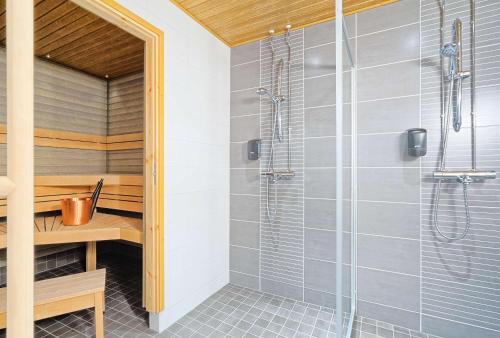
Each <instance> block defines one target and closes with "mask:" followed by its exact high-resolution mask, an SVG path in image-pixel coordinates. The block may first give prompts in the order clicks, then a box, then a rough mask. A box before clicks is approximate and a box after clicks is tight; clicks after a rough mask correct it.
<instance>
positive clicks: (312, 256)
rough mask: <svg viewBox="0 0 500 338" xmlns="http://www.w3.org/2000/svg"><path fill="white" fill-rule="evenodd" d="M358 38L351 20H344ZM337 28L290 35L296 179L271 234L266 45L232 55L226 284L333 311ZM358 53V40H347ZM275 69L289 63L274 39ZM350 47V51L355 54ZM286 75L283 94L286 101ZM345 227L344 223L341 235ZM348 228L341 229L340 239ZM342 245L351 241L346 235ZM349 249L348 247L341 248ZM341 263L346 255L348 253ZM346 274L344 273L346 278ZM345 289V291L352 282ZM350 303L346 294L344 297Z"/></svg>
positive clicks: (283, 193)
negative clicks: (262, 90)
mask: <svg viewBox="0 0 500 338" xmlns="http://www.w3.org/2000/svg"><path fill="white" fill-rule="evenodd" d="M348 22H349V27H350V30H352V33H353V34H354V32H355V29H356V26H355V18H354V17H351V18H349V19H348ZM333 26H334V25H333V22H330V23H327V24H323V25H319V26H314V27H311V28H307V29H305V30H303V29H301V30H297V31H293V32H292V33H291V36H290V43H291V46H292V72H291V89H292V93H291V107H292V110H291V120H290V126H291V128H292V132H291V134H292V136H291V140H292V141H291V144H292V162H291V168H292V170H293V171H295V174H296V175H295V177H293V178H292V179H291V180H281V181H279V182H278V183H277V184H276V185H273V186H271V188H270V189H271V208H273V207H274V197H273V196H274V195H273V190H274V188H277V190H278V196H279V197H278V204H277V206H278V207H277V215H276V218H275V221H274V223H273V224H270V222H269V220H268V217H267V211H266V200H267V182H266V178H262V177H260V175H259V173H260V172H264V171H266V170H267V167H268V160H269V153H270V138H271V111H270V109H271V105H270V101H269V100H268V99H267V98H265V97H262V98H261V97H259V96H258V95H257V94H256V89H257V88H258V87H261V86H262V87H266V88H270V85H271V83H270V82H271V81H270V78H271V52H270V43H269V40H268V39H266V40H263V41H259V42H256V43H252V44H248V45H244V46H241V47H237V48H233V50H232V58H231V80H232V81H231V231H230V234H231V237H230V242H231V251H230V270H231V281H232V282H233V283H236V284H241V285H245V286H249V287H252V288H255V289H260V290H262V291H265V292H270V293H274V294H279V295H282V296H286V297H292V298H295V299H300V300H304V301H307V302H313V303H317V304H321V305H327V306H331V307H332V306H333V305H334V302H335V296H334V290H335V278H334V272H335V257H334V253H335V249H334V247H333V246H332V245H333V243H334V242H335V231H334V229H335V224H334V217H335V213H334V211H333V210H334V207H335V184H334V183H335V144H336V142H335V74H334V72H335V58H334V51H335V47H334V41H333V38H334V32H333ZM351 43H352V44H355V39H352V41H351ZM274 44H275V49H276V56H275V62H276V63H278V61H279V59H280V58H283V59H284V61H285V62H286V61H287V48H286V44H285V42H284V39H283V36H277V37H276V38H275V43H274ZM353 47H355V46H354V45H353ZM286 71H287V67H286V63H285V67H284V77H283V79H284V87H283V88H284V89H283V90H284V94H285V95H286V96H288V91H287V85H286V83H287V82H286V81H287V72H286ZM349 80H350V72H348V71H346V72H345V88H344V91H345V92H344V95H345V103H346V104H345V111H346V113H345V120H346V125H345V132H346V134H345V143H346V149H345V153H346V156H345V161H344V163H345V164H344V165H345V175H344V176H345V198H346V216H349V201H348V200H349V182H350V175H349V171H350V157H349V151H350V134H351V132H350V104H348V103H349V102H350V81H349ZM288 103H289V100H288V98H287V100H286V101H285V104H284V105H283V107H282V120H283V122H282V123H283V129H284V130H285V134H284V135H285V141H284V142H283V143H279V142H278V141H276V142H275V143H276V148H275V151H276V154H275V169H282V170H283V169H286V168H287V145H288V144H287V137H286V135H287V134H286V131H287V128H288V122H289V121H288V110H287V109H288ZM254 138H261V139H262V140H263V147H262V157H261V159H260V161H249V160H248V159H247V158H246V152H247V147H246V145H247V141H248V140H250V139H254ZM347 223H348V222H346V225H347ZM348 230H349V227H348V226H346V231H348ZM345 236H346V240H348V239H349V236H350V234H349V233H348V232H346V234H345ZM347 242H348V241H347ZM345 251H346V257H349V255H348V254H349V245H348V243H346V250H345ZM348 270H349V266H348V265H346V277H348V276H349V273H348ZM346 283H347V284H349V280H348V278H347V279H346ZM346 292H347V295H348V294H349V289H348V288H347V290H346Z"/></svg>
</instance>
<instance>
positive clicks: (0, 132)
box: [0, 124, 144, 151]
mask: <svg viewBox="0 0 500 338" xmlns="http://www.w3.org/2000/svg"><path fill="white" fill-rule="evenodd" d="M34 134H35V146H39V147H51V148H70V149H87V150H101V151H107V150H128V149H142V148H143V146H144V145H143V133H130V134H121V135H114V136H104V135H93V134H85V133H76V132H72V131H62V130H53V129H42V128H36V129H35V132H34ZM0 143H7V126H6V125H5V124H0Z"/></svg>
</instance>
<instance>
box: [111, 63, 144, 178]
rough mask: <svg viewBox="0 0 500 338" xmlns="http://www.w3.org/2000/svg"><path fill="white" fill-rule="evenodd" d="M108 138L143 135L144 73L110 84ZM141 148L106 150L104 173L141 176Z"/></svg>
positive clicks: (119, 79)
mask: <svg viewBox="0 0 500 338" xmlns="http://www.w3.org/2000/svg"><path fill="white" fill-rule="evenodd" d="M108 105H109V106H108V135H121V134H129V133H142V132H143V128H144V76H143V73H142V72H141V73H137V74H133V75H128V76H124V77H121V78H118V79H116V80H111V81H109V101H108ZM142 170H143V148H138V149H122V150H108V154H107V172H108V173H124V174H142Z"/></svg>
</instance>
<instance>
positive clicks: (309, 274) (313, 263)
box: [304, 259, 335, 293]
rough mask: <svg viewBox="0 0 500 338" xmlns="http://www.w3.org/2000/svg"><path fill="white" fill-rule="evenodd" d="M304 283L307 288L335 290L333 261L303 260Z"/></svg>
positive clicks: (331, 291) (332, 291)
mask: <svg viewBox="0 0 500 338" xmlns="http://www.w3.org/2000/svg"><path fill="white" fill-rule="evenodd" d="M304 283H305V284H304V285H305V287H306V288H308V289H313V290H318V291H325V292H330V293H334V292H335V263H331V262H323V261H318V260H313V259H305V260H304Z"/></svg>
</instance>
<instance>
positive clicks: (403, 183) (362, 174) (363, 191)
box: [358, 168, 420, 203]
mask: <svg viewBox="0 0 500 338" xmlns="http://www.w3.org/2000/svg"><path fill="white" fill-rule="evenodd" d="M358 189H359V196H358V197H359V199H360V200H368V201H388V202H412V203H420V169H419V168H359V169H358Z"/></svg>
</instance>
